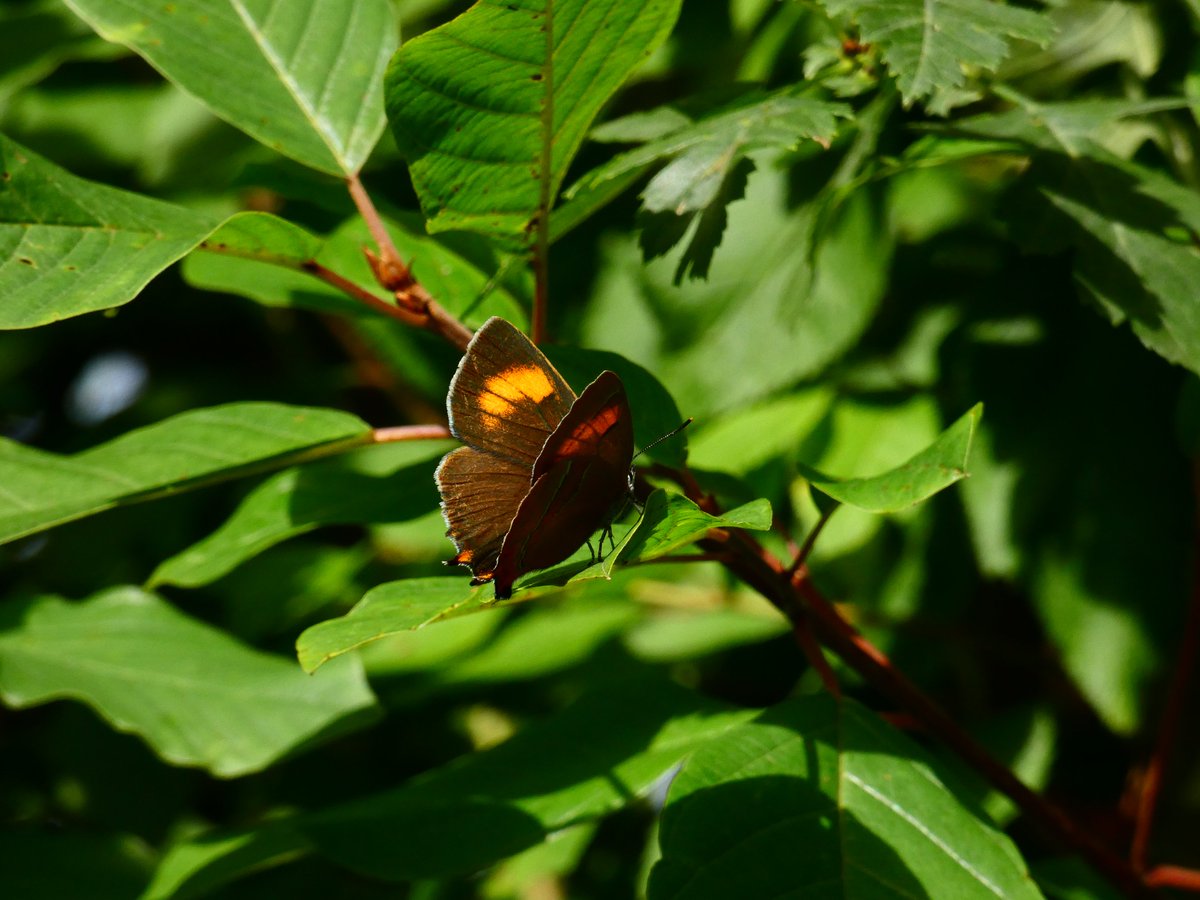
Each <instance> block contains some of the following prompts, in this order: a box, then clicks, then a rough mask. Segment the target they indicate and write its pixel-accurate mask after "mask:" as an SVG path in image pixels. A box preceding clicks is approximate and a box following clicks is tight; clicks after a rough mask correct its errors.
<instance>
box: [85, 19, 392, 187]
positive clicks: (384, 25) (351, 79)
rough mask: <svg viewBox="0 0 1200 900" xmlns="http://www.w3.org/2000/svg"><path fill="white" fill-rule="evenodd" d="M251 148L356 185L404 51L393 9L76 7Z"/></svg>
mask: <svg viewBox="0 0 1200 900" xmlns="http://www.w3.org/2000/svg"><path fill="white" fill-rule="evenodd" d="M68 5H69V6H70V7H71V8H72V9H73V10H75V12H76V13H77V14H78V15H79V16H80V17H81V18H83V19H84V20H86V21H87V22H88V24H90V25H91V26H92V27H93V28H94V29H95V30H96V31H97V32H98V33H99V34H100V35H101V37H104V38H105V39H107V40H110V41H113V42H114V43H118V44H124V45H125V46H127V47H129V48H130V49H131V50H133V51H134V52H136V53H138V54H140V55H141V56H142V57H144V58H145V59H146V61H147V62H149V63H150V64H151V65H152V66H154V67H155V68H156V69H158V70H159V71H160V72H162V73H163V75H165V76H166V77H167V78H169V79H170V80H171V81H173V82H175V83H176V84H177V85H179V86H180V87H181V88H183V89H184V90H185V91H187V92H188V93H190V94H192V95H194V96H195V97H197V98H199V99H200V100H201V101H203V102H204V103H205V104H206V105H207V106H208V107H209V108H210V109H212V111H213V112H215V113H216V114H217V115H218V116H220V117H221V118H222V119H225V120H226V121H227V122H229V123H230V124H231V125H234V126H236V127H238V128H240V129H242V130H243V131H245V132H246V133H247V134H249V135H250V136H251V137H253V138H255V139H256V140H258V141H261V142H262V143H264V144H266V145H267V146H268V147H272V148H273V149H275V150H278V151H279V152H280V153H283V154H284V155H286V156H290V157H291V158H292V159H295V160H298V161H299V162H302V163H304V164H305V165H308V166H311V167H313V168H315V169H320V170H321V171H324V172H330V173H333V174H339V175H350V174H353V173H355V172H357V171H358V169H359V167H360V166H361V165H362V164H363V161H364V160H366V158H367V156H368V155H369V154H370V152H371V149H372V148H373V147H374V146H375V142H376V141H377V140H378V139H379V136H380V134H382V132H383V126H384V119H383V106H382V102H381V89H382V76H383V70H384V68H385V66H386V65H387V61H388V58H389V57H390V56H391V54H392V51H393V50H394V49H395V47H396V41H397V39H398V34H397V26H396V23H395V18H394V15H393V13H392V9H391V4H389V3H388V2H387V0H356V2H354V3H344V2H341V0H308V2H292V3H285V4H278V3H274V2H270V0H243V2H238V3H210V2H206V0H175V2H172V3H159V2H154V0H122V2H119V3H118V2H114V0H68Z"/></svg>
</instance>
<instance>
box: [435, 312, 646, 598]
mask: <svg viewBox="0 0 1200 900" xmlns="http://www.w3.org/2000/svg"><path fill="white" fill-rule="evenodd" d="M447 406H448V408H449V413H450V430H451V432H453V434H454V436H455V437H457V438H459V440H461V441H462V442H463V443H465V444H466V445H467V446H466V447H462V448H460V449H458V450H454V451H452V452H450V453H448V454H447V455H446V456H445V458H443V460H442V463H441V465H439V466H438V470H437V476H436V477H437V483H438V489H439V490H440V491H441V494H442V512H443V515H444V516H445V519H446V525H447V529H448V532H447V533H448V534H449V535H450V537H451V539H453V541H454V544H455V547H456V548H457V549H458V554H457V555H456V556H455V557H454V558H453V559H451V560H448V562H450V563H455V564H459V565H465V566H468V567H470V569H471V573H472V575H473V576H474V577H473V579H472V581H473V583H476V584H483V583H486V582H489V581H492V582H494V583H495V589H496V596H497V597H498V598H504V597H508V596H510V595H511V593H512V585H513V582H514V581H515V580H516V579H517V578H518V577H519V576H520V575H522V574H524V573H525V572H529V571H532V570H534V569H544V568H548V567H550V566H553V565H556V564H558V563H560V562H562V561H563V560H565V559H566V558H567V557H569V556H570V555H571V554H572V553H574V552H575V551H576V550H577V549H579V547H581V546H582V545H583V544H584V542H585V541H587V540H588V538H589V537H590V536H591V535H592V534H593V533H594V532H595V531H596V530H597V529H598V528H602V527H605V526H607V525H608V523H609V522H610V521H611V520H612V517H613V515H614V514H615V512H616V511H617V510H618V509H619V507H620V506H621V505H623V504H624V502H625V499H626V497H627V494H628V476H629V468H630V464H631V462H632V460H633V426H632V423H631V418H630V413H629V401H628V399H627V398H626V395H625V388H624V386H623V385H622V384H621V379H620V378H618V377H617V375H616V374H615V373H613V372H608V371H606V372H602V373H601V374H600V375H599V377H597V378H596V380H595V381H593V382H592V383H591V384H590V385H588V386H587V388H585V389H584V391H583V393H582V394H580V395H579V396H578V397H576V396H575V393H574V391H572V390H571V388H570V387H569V386H568V385H567V383H566V381H564V380H563V378H562V376H561V375H559V374H558V372H557V371H556V370H555V368H554V366H552V365H551V364H550V361H549V360H548V359H546V357H545V356H544V355H543V354H542V352H541V351H540V350H538V349H537V347H536V346H534V344H533V343H532V342H531V341H530V340H529V339H528V338H527V337H525V335H523V334H522V333H521V332H520V331H518V330H517V329H516V328H514V327H513V326H512V325H511V324H509V323H508V322H506V321H504V320H503V319H500V318H492V319H489V320H488V321H487V322H486V323H485V324H484V326H483V327H482V328H480V329H479V331H478V332H477V333H476V335H475V337H474V338H473V339H472V340H471V343H470V344H469V345H468V346H467V350H466V353H465V354H464V355H463V359H462V362H461V363H459V367H458V371H457V372H456V373H455V375H454V378H453V380H452V381H451V382H450V394H449V397H448V398H447Z"/></svg>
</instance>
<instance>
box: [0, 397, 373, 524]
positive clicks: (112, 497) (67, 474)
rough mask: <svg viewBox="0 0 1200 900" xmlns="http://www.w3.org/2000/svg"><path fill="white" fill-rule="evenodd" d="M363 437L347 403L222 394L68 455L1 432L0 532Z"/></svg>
mask: <svg viewBox="0 0 1200 900" xmlns="http://www.w3.org/2000/svg"><path fill="white" fill-rule="evenodd" d="M370 439H371V430H370V429H369V428H368V427H367V426H366V424H365V423H363V422H362V420H360V419H358V418H356V417H355V416H352V415H350V414H348V413H343V412H337V411H335V410H329V409H309V408H306V407H300V406H284V405H282V404H277V403H231V404H228V405H226V406H214V407H211V408H210V409H200V410H193V411H191V412H185V413H181V414H179V415H177V416H174V417H172V418H170V419H166V420H165V421H162V422H158V423H157V424H154V425H149V426H147V427H145V428H139V429H137V430H136V431H131V432H130V433H128V434H125V435H122V436H121V437H119V438H116V439H114V440H111V441H109V442H107V443H105V444H101V445H100V446H98V447H93V448H92V449H91V450H84V451H82V452H80V453H75V454H73V455H71V456H62V455H59V454H57V453H48V452H46V451H44V450H35V449H34V448H32V447H26V446H24V445H22V444H18V443H17V442H16V441H9V440H0V484H2V485H4V488H3V491H2V492H0V542H3V541H11V540H14V539H15V538H18V537H22V536H24V535H27V534H33V533H35V532H37V531H42V530H44V529H46V528H52V527H53V526H55V525H61V524H62V523H63V522H70V521H72V520H75V519H79V518H82V517H84V516H88V515H92V514H94V513H98V512H103V511H104V510H106V509H111V508H113V507H115V506H121V505H124V504H127V503H138V502H141V501H145V500H152V499H155V498H157V497H163V496H166V495H168V494H173V493H177V492H179V491H183V490H190V489H192V488H196V487H201V486H203V485H205V484H211V483H213V482H215V481H221V480H225V479H228V478H235V477H239V476H242V475H246V474H248V473H249V472H250V471H251V470H252V469H253V467H255V466H258V467H270V468H275V467H277V466H282V465H284V464H286V463H287V462H288V461H295V458H296V457H298V456H302V455H314V456H315V455H322V454H329V453H335V452H341V451H344V450H348V449H350V448H351V447H354V446H356V445H360V444H365V443H367V442H368V441H370Z"/></svg>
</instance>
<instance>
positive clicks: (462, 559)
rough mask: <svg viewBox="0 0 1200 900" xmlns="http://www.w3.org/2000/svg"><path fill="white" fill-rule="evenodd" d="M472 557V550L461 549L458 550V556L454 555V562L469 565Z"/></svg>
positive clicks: (473, 552)
mask: <svg viewBox="0 0 1200 900" xmlns="http://www.w3.org/2000/svg"><path fill="white" fill-rule="evenodd" d="M474 558H475V551H474V550H463V551H460V552H459V554H458V556H456V557H454V562H455V563H457V564H458V565H460V566H466V565H470V563H471V560H473V559H474Z"/></svg>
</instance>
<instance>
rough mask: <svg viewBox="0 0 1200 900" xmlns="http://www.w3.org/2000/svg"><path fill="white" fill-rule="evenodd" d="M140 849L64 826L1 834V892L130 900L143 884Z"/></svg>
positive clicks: (29, 899) (30, 899)
mask: <svg viewBox="0 0 1200 900" xmlns="http://www.w3.org/2000/svg"><path fill="white" fill-rule="evenodd" d="M146 856H147V853H146V850H145V847H144V845H142V844H140V842H138V841H136V840H134V839H133V838H126V837H121V836H119V835H115V834H105V833H103V832H100V833H97V831H96V830H95V828H94V826H92V827H89V828H88V829H87V830H83V829H71V828H69V827H63V825H62V823H56V824H55V826H54V827H47V828H44V829H42V828H31V827H24V828H6V829H4V830H3V831H0V892H2V893H3V894H4V896H6V897H20V898H22V900H55V898H58V897H72V896H78V894H79V891H80V885H87V896H88V897H89V898H94V900H128V898H130V897H135V896H137V893H138V891H140V890H141V889H142V887H143V885H145V883H146V873H147V868H148V865H147V864H148V860H147V859H146Z"/></svg>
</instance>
